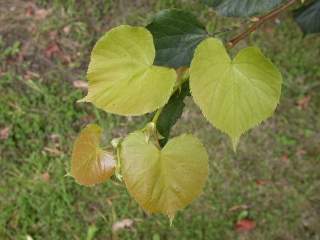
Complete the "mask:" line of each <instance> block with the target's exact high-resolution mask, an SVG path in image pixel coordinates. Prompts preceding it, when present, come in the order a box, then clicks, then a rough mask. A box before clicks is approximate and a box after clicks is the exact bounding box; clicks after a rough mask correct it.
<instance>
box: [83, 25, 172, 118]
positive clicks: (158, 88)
mask: <svg viewBox="0 0 320 240" xmlns="http://www.w3.org/2000/svg"><path fill="white" fill-rule="evenodd" d="M154 58H155V49H154V44H153V38H152V35H151V33H150V32H149V31H148V30H147V29H145V28H142V27H131V26H119V27H116V28H114V29H112V30H111V31H109V32H108V33H106V34H105V35H104V36H103V37H102V38H101V39H100V40H99V41H98V42H97V44H96V46H95V47H94V49H93V51H92V55H91V61H90V65H89V69H88V76H87V77H88V80H89V92H88V95H87V96H86V97H85V99H84V100H83V101H86V102H92V103H93V104H94V105H95V106H96V107H98V108H101V109H103V110H105V111H107V112H111V113H116V114H119V115H141V114H145V113H148V112H152V111H154V110H156V109H158V108H159V107H162V106H163V105H164V104H166V102H167V101H168V100H169V97H170V95H171V93H172V90H173V87H174V84H175V81H176V72H175V71H174V70H173V69H169V68H165V67H158V66H154V65H152V64H153V61H154Z"/></svg>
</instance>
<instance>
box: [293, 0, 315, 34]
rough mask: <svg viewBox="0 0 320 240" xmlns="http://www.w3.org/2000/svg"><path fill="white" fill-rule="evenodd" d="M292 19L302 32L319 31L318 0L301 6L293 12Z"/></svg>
mask: <svg viewBox="0 0 320 240" xmlns="http://www.w3.org/2000/svg"><path fill="white" fill-rule="evenodd" d="M294 19H295V20H296V22H297V23H298V25H299V26H300V28H301V29H302V31H303V33H304V34H310V33H319V32H320V0H317V1H314V2H312V3H311V4H309V5H307V6H303V7H301V8H299V9H297V10H296V11H295V12H294Z"/></svg>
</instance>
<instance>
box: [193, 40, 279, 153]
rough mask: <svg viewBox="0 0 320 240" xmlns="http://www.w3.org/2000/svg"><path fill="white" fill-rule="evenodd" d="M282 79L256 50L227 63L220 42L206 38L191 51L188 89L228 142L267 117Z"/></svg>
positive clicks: (253, 49) (272, 107)
mask: <svg viewBox="0 0 320 240" xmlns="http://www.w3.org/2000/svg"><path fill="white" fill-rule="evenodd" d="M281 83H282V77H281V74H280V72H279V71H278V70H277V68H276V67H275V66H274V65H273V64H272V63H271V62H270V61H269V60H268V59H267V58H266V57H265V56H263V55H262V53H261V52H260V50H259V49H258V48H255V47H249V48H245V49H243V50H241V51H240V52H239V53H238V55H237V56H236V57H235V58H234V59H233V60H231V59H230V57H229V55H228V53H227V51H226V49H225V47H224V46H223V44H222V42H221V41H220V40H218V39H214V38H210V39H207V40H205V41H203V42H202V43H201V44H200V45H199V46H198V48H197V49H196V51H195V57H194V59H193V61H192V64H191V68H190V89H191V94H192V96H193V98H194V100H195V102H196V103H197V104H198V105H199V107H200V108H201V110H202V112H203V114H204V115H205V116H206V118H207V119H208V120H209V121H210V122H211V123H212V124H213V126H215V127H216V128H218V129H220V130H221V131H223V132H225V133H227V134H228V135H229V136H230V138H231V139H232V142H233V145H234V148H235V147H236V145H237V143H238V141H239V138H240V136H241V135H242V134H243V133H244V132H246V131H247V130H249V129H250V128H252V127H254V126H256V125H258V124H259V123H260V122H261V121H263V120H265V119H266V118H268V117H270V116H271V115H272V114H273V112H274V110H275V108H276V106H277V104H278V102H279V98H280V94H281Z"/></svg>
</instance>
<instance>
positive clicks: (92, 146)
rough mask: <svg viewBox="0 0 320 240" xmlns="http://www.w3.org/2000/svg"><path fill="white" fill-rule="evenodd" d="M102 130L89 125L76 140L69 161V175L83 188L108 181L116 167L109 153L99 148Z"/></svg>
mask: <svg viewBox="0 0 320 240" xmlns="http://www.w3.org/2000/svg"><path fill="white" fill-rule="evenodd" d="M101 134H102V129H101V128H100V127H99V126H97V125H95V124H90V125H88V126H87V127H86V128H84V129H83V130H82V131H81V133H80V135H79V136H78V138H77V139H76V141H75V143H74V146H73V151H72V161H71V175H72V176H73V177H74V178H75V180H76V181H77V182H78V183H79V184H81V185H85V186H92V185H95V184H98V183H102V182H105V181H106V180H108V179H109V178H110V177H111V176H112V174H113V172H114V168H115V165H116V162H115V160H114V157H113V156H112V154H111V153H108V152H106V151H104V150H103V149H102V148H101V147H100V138H101Z"/></svg>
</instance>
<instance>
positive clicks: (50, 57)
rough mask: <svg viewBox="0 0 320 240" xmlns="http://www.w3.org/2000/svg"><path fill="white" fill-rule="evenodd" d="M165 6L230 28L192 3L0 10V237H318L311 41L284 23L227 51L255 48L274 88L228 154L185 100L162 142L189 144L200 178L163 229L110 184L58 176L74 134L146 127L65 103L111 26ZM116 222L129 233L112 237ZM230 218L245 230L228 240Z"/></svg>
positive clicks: (76, 95)
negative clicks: (196, 154) (271, 108)
mask: <svg viewBox="0 0 320 240" xmlns="http://www.w3.org/2000/svg"><path fill="white" fill-rule="evenodd" d="M171 7H180V8H184V9H189V10H190V11H192V12H194V14H195V15H197V16H198V18H199V19H200V20H201V21H202V22H203V23H204V24H206V26H207V28H208V29H209V30H210V31H211V32H215V31H216V30H221V29H222V28H225V26H228V27H230V26H235V27H237V26H238V25H239V22H238V21H237V20H230V19H221V18H219V20H216V16H215V14H214V12H213V11H212V10H210V9H209V8H207V7H206V6H204V5H203V4H201V3H200V1H196V0H189V1H186V0H158V1H156V0H152V1H147V0H134V1H129V0H119V1H111V0H109V1H107V0H97V1H93V0H90V1H85V0H77V1H76V0H65V1H63V0H52V1H49V0H34V1H23V0H11V1H1V2H0V92H1V95H0V172H1V178H0V239H4V240H6V239H29V240H30V239H87V240H89V239H153V240H158V239H179V240H180V239H181V240H182V239H213V240H215V239H217V240H220V239H252V240H253V239H259V240H260V239H261V240H264V239H265V240H270V239H279V240H294V239H299V240H300V239H306V240H318V239H320V194H319V189H320V131H319V130H320V68H319V56H320V47H319V46H320V37H319V35H318V36H316V35H315V36H307V37H305V38H304V37H303V35H302V33H301V32H300V30H299V29H298V27H297V26H296V24H295V23H294V22H293V21H292V19H291V16H290V14H284V15H282V16H281V17H279V18H278V19H276V20H275V21H271V22H269V23H267V24H266V25H264V26H263V27H262V28H261V29H259V30H258V31H257V32H256V33H255V34H254V35H253V36H252V37H251V39H250V41H244V42H242V43H241V44H240V45H239V47H238V49H239V48H241V47H243V46H245V45H247V44H255V45H258V46H259V47H260V48H262V50H263V52H264V53H265V54H266V55H267V56H268V57H269V58H270V59H271V60H272V61H273V62H274V63H275V64H276V65H277V66H278V67H279V68H280V71H281V72H282V74H283V77H284V85H283V90H282V97H281V102H280V104H279V106H278V108H277V111H276V113H275V115H274V116H273V117H272V118H270V119H268V120H267V121H266V122H264V123H263V124H261V125H260V126H259V127H257V128H255V129H254V130H251V131H249V132H248V133H247V134H245V136H243V137H242V138H241V142H240V145H239V149H238V152H237V154H235V153H233V151H232V148H231V146H230V145H231V144H230V142H229V140H228V138H227V137H226V136H225V135H224V134H222V133H220V132H219V131H218V130H216V129H214V128H213V127H211V125H209V124H208V122H207V121H206V120H205V119H204V118H203V117H202V115H201V114H200V110H199V109H198V108H197V107H196V106H195V104H194V103H193V102H192V101H191V99H187V100H186V102H187V108H186V109H185V111H184V113H183V116H182V119H181V120H179V122H178V123H177V125H176V126H175V128H174V133H173V134H174V135H178V134H179V133H180V132H190V133H194V134H195V135H196V136H198V137H199V138H200V139H201V141H202V142H203V143H204V144H205V146H206V148H207V150H208V152H209V154H210V176H209V180H208V182H207V184H206V187H205V189H204V192H203V194H202V195H201V196H200V197H199V198H198V199H196V200H195V201H194V202H193V203H192V204H191V205H190V206H189V207H187V208H186V209H185V210H183V211H181V212H179V213H178V215H177V216H176V218H175V220H174V222H173V226H171V227H170V225H169V221H168V219H167V218H166V217H165V216H161V215H148V214H146V213H144V212H143V211H142V210H141V209H140V208H139V206H138V205H137V204H136V203H135V201H134V200H133V199H132V198H131V197H130V196H129V195H128V193H127V191H126V189H125V187H124V186H123V185H122V184H120V183H118V182H117V181H109V182H107V183H105V184H102V185H100V186H96V187H94V188H86V187H82V186H79V185H77V184H76V183H75V181H74V180H73V179H72V178H71V177H69V176H67V175H68V172H69V169H70V153H71V149H72V144H73V141H74V139H75V137H76V136H77V134H78V133H79V131H80V130H81V129H82V128H83V127H84V126H85V125H86V124H88V123H94V122H97V123H99V124H100V125H102V126H104V128H105V129H107V131H106V137H107V138H108V139H111V138H112V137H118V136H125V135H126V133H128V132H130V131H132V130H134V129H137V128H141V127H142V126H143V125H144V124H145V123H146V121H147V117H142V118H137V117H135V118H124V117H118V116H115V115H111V114H106V113H103V112H102V111H99V110H96V109H95V108H94V107H93V106H92V105H89V104H79V103H76V101H77V100H78V99H80V98H82V97H83V96H84V95H85V92H86V90H85V84H84V83H85V74H86V69H87V65H88V61H89V55H90V51H91V49H92V47H93V45H94V43H95V42H96V40H97V39H98V38H99V37H100V36H101V35H102V34H103V33H104V32H105V31H107V30H108V29H110V28H111V27H113V26H117V25H119V24H132V25H145V24H146V23H147V22H148V21H149V19H150V18H151V16H152V15H153V14H154V13H155V12H157V11H158V10H160V9H165V8H171ZM228 34H229V33H228ZM228 34H227V35H226V36H222V37H229V36H228ZM232 34H234V32H233V33H230V35H232ZM233 51H234V52H235V51H236V49H235V50H233ZM123 219H130V220H132V221H133V225H132V226H131V227H130V228H128V229H121V230H119V231H117V232H116V231H112V226H113V225H114V224H115V223H117V222H119V221H121V220H123ZM241 219H250V220H251V223H254V224H255V227H254V229H252V230H251V231H249V232H246V233H240V232H239V231H236V229H235V223H236V222H237V221H239V220H241ZM129 225H131V224H129ZM114 226H115V225H114Z"/></svg>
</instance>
